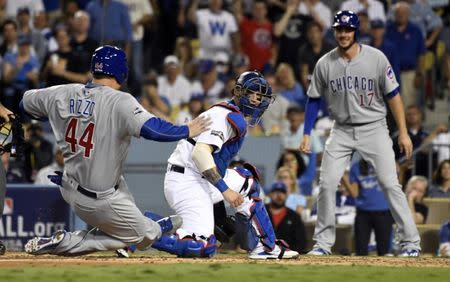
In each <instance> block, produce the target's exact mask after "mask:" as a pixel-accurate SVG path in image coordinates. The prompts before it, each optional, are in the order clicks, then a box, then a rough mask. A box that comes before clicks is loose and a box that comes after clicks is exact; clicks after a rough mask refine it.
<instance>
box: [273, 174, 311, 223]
mask: <svg viewBox="0 0 450 282" xmlns="http://www.w3.org/2000/svg"><path fill="white" fill-rule="evenodd" d="M276 180H277V181H278V182H275V183H274V184H272V188H271V190H273V189H274V188H275V187H278V188H279V189H281V190H286V193H287V195H288V197H287V199H286V207H288V208H290V209H291V210H293V211H295V212H296V213H297V214H298V215H299V216H300V217H301V216H302V212H303V210H304V209H305V208H306V198H305V196H303V195H302V194H301V193H300V189H299V188H298V182H297V177H295V174H294V173H293V172H292V170H290V169H289V168H288V167H284V166H282V167H280V168H279V169H278V170H277V174H276Z"/></svg>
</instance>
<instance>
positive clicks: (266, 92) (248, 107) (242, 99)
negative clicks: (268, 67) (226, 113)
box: [234, 71, 275, 126]
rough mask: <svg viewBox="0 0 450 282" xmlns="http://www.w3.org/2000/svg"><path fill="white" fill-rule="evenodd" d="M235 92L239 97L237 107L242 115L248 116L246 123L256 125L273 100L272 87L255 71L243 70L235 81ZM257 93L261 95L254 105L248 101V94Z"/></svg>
mask: <svg viewBox="0 0 450 282" xmlns="http://www.w3.org/2000/svg"><path fill="white" fill-rule="evenodd" d="M234 91H235V93H237V95H238V99H239V109H240V110H241V112H242V113H243V114H244V116H248V117H250V121H249V122H248V124H249V125H250V126H254V125H256V124H257V123H258V122H259V120H260V119H261V116H262V115H263V113H264V111H265V110H267V108H268V107H269V105H270V104H271V103H272V102H273V101H274V100H275V97H274V96H273V95H272V87H270V84H269V83H268V82H267V80H266V79H265V78H264V77H263V76H262V74H260V73H259V72H257V71H247V72H243V73H242V74H241V75H240V76H239V77H238V78H237V81H236V86H235V88H234ZM250 93H257V94H259V95H261V102H260V103H259V105H257V106H255V105H253V104H252V103H251V102H250V98H249V96H248V94H250Z"/></svg>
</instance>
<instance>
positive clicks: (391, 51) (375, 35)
mask: <svg viewBox="0 0 450 282" xmlns="http://www.w3.org/2000/svg"><path fill="white" fill-rule="evenodd" d="M385 33H386V29H385V23H384V22H383V21H382V20H380V19H375V20H373V21H371V22H370V35H371V37H372V40H371V42H370V43H369V45H371V46H373V47H375V48H377V49H379V50H381V52H383V53H384V55H386V57H387V59H388V60H389V62H390V63H391V66H392V69H393V70H394V73H395V77H396V78H397V81H398V82H399V83H400V84H401V79H400V59H399V54H398V52H399V50H397V48H396V46H395V44H394V43H393V42H392V41H390V40H389V39H387V38H385V37H384V34H385Z"/></svg>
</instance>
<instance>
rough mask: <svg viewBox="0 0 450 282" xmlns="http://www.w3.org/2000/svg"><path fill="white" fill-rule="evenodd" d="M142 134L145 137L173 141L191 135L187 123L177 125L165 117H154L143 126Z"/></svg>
mask: <svg viewBox="0 0 450 282" xmlns="http://www.w3.org/2000/svg"><path fill="white" fill-rule="evenodd" d="M141 136H142V137H144V138H145V139H150V140H155V141H160V142H172V141H178V140H181V139H185V138H188V137H189V128H188V126H187V125H182V126H177V125H173V124H172V123H170V122H167V121H165V120H163V119H160V118H157V117H152V118H150V119H148V120H147V121H146V122H145V123H144V125H143V126H142V128H141Z"/></svg>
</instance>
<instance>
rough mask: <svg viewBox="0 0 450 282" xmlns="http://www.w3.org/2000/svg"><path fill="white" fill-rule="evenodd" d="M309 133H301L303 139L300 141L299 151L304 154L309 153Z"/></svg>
mask: <svg viewBox="0 0 450 282" xmlns="http://www.w3.org/2000/svg"><path fill="white" fill-rule="evenodd" d="M309 138H310V137H309V135H303V139H302V142H301V143H300V147H299V149H300V152H302V153H304V154H309V153H311V144H310V139H309Z"/></svg>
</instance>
